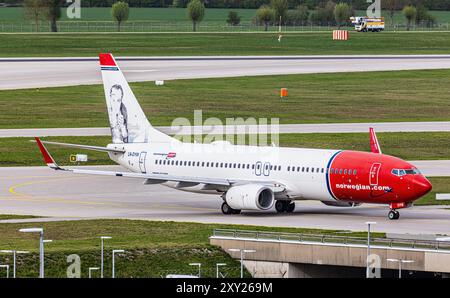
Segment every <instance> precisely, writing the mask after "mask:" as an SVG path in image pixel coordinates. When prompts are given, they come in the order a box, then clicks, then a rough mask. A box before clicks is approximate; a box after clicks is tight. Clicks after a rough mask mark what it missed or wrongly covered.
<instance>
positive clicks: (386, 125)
mask: <svg viewBox="0 0 450 298" xmlns="http://www.w3.org/2000/svg"><path fill="white" fill-rule="evenodd" d="M369 127H373V128H375V130H376V131H377V132H449V131H450V122H449V121H439V122H380V123H326V124H280V125H279V126H278V127H277V128H276V129H274V130H272V129H270V127H269V129H270V131H271V132H272V133H275V134H276V133H358V132H360V133H361V132H362V133H367V132H368V131H369ZM156 128H157V129H158V130H160V131H162V132H164V133H166V134H171V135H173V134H178V135H186V134H191V135H196V134H209V133H212V134H224V133H226V134H233V133H235V132H239V131H241V132H242V131H245V130H244V129H241V128H240V127H239V126H215V127H211V126H203V127H198V126H185V127H184V128H183V129H182V130H180V128H179V127H171V126H158V127H156ZM246 129H247V131H264V132H265V131H266V128H260V127H259V126H252V125H250V126H246ZM109 135H111V129H110V128H109V127H79V128H25V129H0V138H10V137H48V136H109Z"/></svg>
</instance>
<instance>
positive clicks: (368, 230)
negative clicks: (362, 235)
mask: <svg viewBox="0 0 450 298" xmlns="http://www.w3.org/2000/svg"><path fill="white" fill-rule="evenodd" d="M376 224H377V223H376V222H374V221H368V222H366V225H367V259H366V278H369V277H370V268H369V256H370V227H371V226H372V225H376Z"/></svg>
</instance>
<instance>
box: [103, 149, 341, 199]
mask: <svg viewBox="0 0 450 298" xmlns="http://www.w3.org/2000/svg"><path fill="white" fill-rule="evenodd" d="M118 145H119V144H114V145H113V144H111V145H109V146H114V147H117V146H118ZM120 147H123V148H125V150H126V152H125V153H124V154H120V155H114V154H110V157H111V158H112V159H113V160H114V161H116V162H117V163H119V164H120V165H122V166H124V167H125V168H127V169H129V170H130V171H132V172H137V173H149V174H167V175H171V176H184V177H206V178H212V179H214V178H217V179H227V180H230V181H233V180H246V181H255V182H258V181H265V182H267V181H274V182H275V181H276V182H278V183H281V184H283V185H285V186H286V192H285V193H286V194H287V196H288V198H289V199H309V200H311V199H312V200H320V201H333V202H334V201H335V199H334V198H333V197H332V196H331V195H330V193H329V191H328V188H327V182H326V179H327V176H326V175H327V174H326V168H327V166H328V164H329V162H330V159H331V158H332V157H333V155H335V154H336V153H337V152H338V151H337V150H318V149H301V148H280V147H256V146H235V145H231V144H224V143H222V142H220V143H218V144H214V143H212V144H191V143H179V144H175V145H174V144H170V143H150V144H148V143H145V144H144V143H141V144H136V143H134V144H123V145H122V146H120ZM293 168H294V169H293ZM164 184H165V185H167V186H169V187H173V188H178V189H180V190H184V191H191V192H201V193H214V194H218V192H217V190H216V189H214V190H208V189H205V188H204V185H182V186H180V184H178V183H176V182H166V183H164Z"/></svg>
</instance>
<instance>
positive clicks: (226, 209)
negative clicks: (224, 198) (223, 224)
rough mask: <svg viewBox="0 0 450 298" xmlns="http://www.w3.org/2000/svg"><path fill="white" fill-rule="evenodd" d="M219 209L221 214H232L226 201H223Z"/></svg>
mask: <svg viewBox="0 0 450 298" xmlns="http://www.w3.org/2000/svg"><path fill="white" fill-rule="evenodd" d="M220 209H221V210H222V213H223V214H227V215H228V214H233V209H232V208H231V207H230V206H229V205H228V204H227V203H226V202H223V204H222V207H221V208H220Z"/></svg>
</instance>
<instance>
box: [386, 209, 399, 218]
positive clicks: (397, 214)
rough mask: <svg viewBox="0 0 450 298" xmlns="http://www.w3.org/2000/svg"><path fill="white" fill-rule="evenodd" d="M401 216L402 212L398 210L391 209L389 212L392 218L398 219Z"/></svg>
mask: <svg viewBox="0 0 450 298" xmlns="http://www.w3.org/2000/svg"><path fill="white" fill-rule="evenodd" d="M399 217H400V214H399V213H398V212H397V211H393V210H391V211H389V213H388V218H389V219H390V220H396V219H398V218H399Z"/></svg>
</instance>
